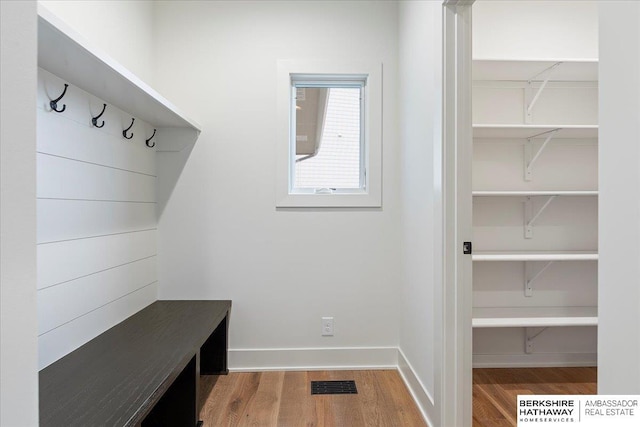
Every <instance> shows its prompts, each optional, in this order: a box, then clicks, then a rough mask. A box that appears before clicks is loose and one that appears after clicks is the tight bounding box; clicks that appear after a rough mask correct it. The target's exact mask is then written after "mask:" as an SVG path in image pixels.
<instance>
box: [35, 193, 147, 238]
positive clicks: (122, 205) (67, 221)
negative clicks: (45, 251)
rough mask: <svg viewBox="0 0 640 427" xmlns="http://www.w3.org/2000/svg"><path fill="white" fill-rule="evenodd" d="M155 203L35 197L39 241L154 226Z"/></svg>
mask: <svg viewBox="0 0 640 427" xmlns="http://www.w3.org/2000/svg"><path fill="white" fill-rule="evenodd" d="M156 226H157V222H156V204H155V203H131V202H97V201H87V200H56V199H38V243H46V242H56V241H61V240H71V239H79V238H84V237H94V236H104V235H108V234H118V233H126V232H131V231H139V230H149V229H152V228H156Z"/></svg>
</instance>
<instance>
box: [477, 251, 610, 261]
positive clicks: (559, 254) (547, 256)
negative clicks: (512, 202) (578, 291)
mask: <svg viewBox="0 0 640 427" xmlns="http://www.w3.org/2000/svg"><path fill="white" fill-rule="evenodd" d="M471 259H472V260H473V261H597V260H598V253H597V252H594V251H535V252H534V251H531V252H528V251H480V252H476V253H474V254H473V255H471Z"/></svg>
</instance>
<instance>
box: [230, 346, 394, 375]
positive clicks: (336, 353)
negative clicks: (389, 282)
mask: <svg viewBox="0 0 640 427" xmlns="http://www.w3.org/2000/svg"><path fill="white" fill-rule="evenodd" d="M228 365H229V371H232V372H254V371H303V370H304V371H316V370H325V369H330V370H344V369H357V370H362V369H397V368H398V349H397V348H396V347H355V348H275V349H271V348H265V349H263V348H253V349H229V362H228Z"/></svg>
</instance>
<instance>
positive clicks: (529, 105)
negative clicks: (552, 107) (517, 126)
mask: <svg viewBox="0 0 640 427" xmlns="http://www.w3.org/2000/svg"><path fill="white" fill-rule="evenodd" d="M560 64H562V62H556V63H555V64H553V65H552V66H550V67H549V68H546V69H544V70H542V71H541V72H539V73H538V74H536V75H535V76H533V77H531V78H530V79H529V80H527V86H526V88H525V100H531V101H527V102H525V108H524V122H525V123H532V121H533V114H532V113H533V107H534V105H536V102H538V98H540V95H541V94H542V91H543V90H544V88H545V87H546V86H547V83H549V79H550V78H551V75H552V74H553V70H555V69H556V68H557V67H558V66H559V65H560ZM541 75H545V77H544V80H543V81H542V84H541V85H540V87H539V88H538V91H537V92H536V93H535V95H533V98H532V97H531V94H532V92H533V87H532V83H533V81H534V80H535V79H536V77H539V76H541Z"/></svg>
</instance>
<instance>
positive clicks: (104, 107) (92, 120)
mask: <svg viewBox="0 0 640 427" xmlns="http://www.w3.org/2000/svg"><path fill="white" fill-rule="evenodd" d="M106 109H107V104H102V112H101V113H100V114H98V115H97V116H95V117H92V118H91V123H93V125H94V126H95V127H97V128H101V127H103V126H104V120H103V121H102V124H101V125H100V126H98V119H99V118H100V116H102V115H103V114H104V110H106Z"/></svg>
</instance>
